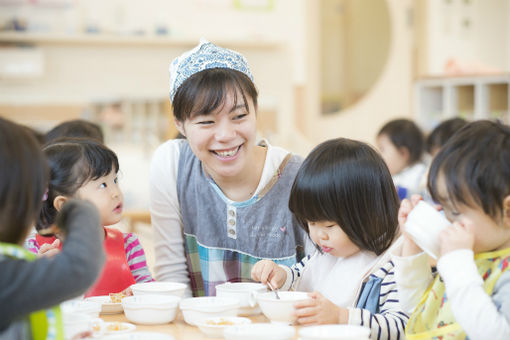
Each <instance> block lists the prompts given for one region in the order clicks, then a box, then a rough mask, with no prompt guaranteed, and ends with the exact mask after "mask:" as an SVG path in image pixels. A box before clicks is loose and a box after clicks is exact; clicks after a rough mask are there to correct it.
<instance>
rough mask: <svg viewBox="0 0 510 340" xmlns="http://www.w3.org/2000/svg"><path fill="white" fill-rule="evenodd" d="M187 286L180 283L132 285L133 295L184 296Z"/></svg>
mask: <svg viewBox="0 0 510 340" xmlns="http://www.w3.org/2000/svg"><path fill="white" fill-rule="evenodd" d="M186 287H187V286H186V285H185V284H184V283H180V282H143V283H135V284H133V285H131V290H132V291H133V295H174V296H178V297H181V298H182V297H183V296H184V291H185V290H186Z"/></svg>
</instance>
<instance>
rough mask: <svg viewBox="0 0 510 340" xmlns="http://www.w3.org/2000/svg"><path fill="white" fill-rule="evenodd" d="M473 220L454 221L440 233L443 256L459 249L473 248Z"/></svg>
mask: <svg viewBox="0 0 510 340" xmlns="http://www.w3.org/2000/svg"><path fill="white" fill-rule="evenodd" d="M472 226H473V224H472V222H471V221H465V222H463V223H460V222H453V224H452V225H451V226H449V227H447V228H444V229H443V230H441V233H440V234H439V244H440V249H441V256H443V255H445V254H447V253H449V252H451V251H454V250H457V249H471V250H472V249H473V246H474V244H475V236H474V233H473V232H472Z"/></svg>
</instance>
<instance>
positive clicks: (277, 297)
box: [267, 281, 280, 300]
mask: <svg viewBox="0 0 510 340" xmlns="http://www.w3.org/2000/svg"><path fill="white" fill-rule="evenodd" d="M267 285H268V286H269V288H271V290H272V291H273V292H274V295H276V299H277V300H280V296H279V295H278V289H274V288H273V286H272V285H271V283H269V281H267Z"/></svg>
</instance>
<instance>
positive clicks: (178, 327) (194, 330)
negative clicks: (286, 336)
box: [99, 311, 300, 340]
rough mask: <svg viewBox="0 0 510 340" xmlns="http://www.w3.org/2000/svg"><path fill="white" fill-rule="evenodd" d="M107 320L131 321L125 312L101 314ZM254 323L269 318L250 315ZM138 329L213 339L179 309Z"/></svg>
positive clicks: (184, 339)
mask: <svg viewBox="0 0 510 340" xmlns="http://www.w3.org/2000/svg"><path fill="white" fill-rule="evenodd" d="M99 317H100V318H101V319H102V320H103V321H105V322H129V323H132V322H130V321H129V320H128V319H127V318H126V316H125V315H124V313H121V314H111V315H104V314H101V315H100V316H99ZM248 318H249V319H250V320H251V321H252V323H268V322H269V319H267V318H266V317H265V316H264V315H263V314H259V315H255V316H250V317H248ZM135 326H136V329H135V330H134V332H157V333H165V334H170V335H172V336H173V337H174V338H175V340H206V339H212V338H210V337H207V336H205V335H204V334H203V333H202V332H201V331H200V329H199V328H198V327H195V326H191V325H188V324H187V323H186V322H184V319H183V318H182V313H181V312H180V311H179V312H178V313H177V316H176V318H175V320H174V321H172V322H170V323H168V324H164V325H152V326H149V325H138V324H135ZM294 328H295V329H296V336H295V337H294V339H297V338H298V337H297V331H298V329H299V328H300V327H299V326H294Z"/></svg>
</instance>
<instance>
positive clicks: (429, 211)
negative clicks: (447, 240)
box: [405, 201, 451, 259]
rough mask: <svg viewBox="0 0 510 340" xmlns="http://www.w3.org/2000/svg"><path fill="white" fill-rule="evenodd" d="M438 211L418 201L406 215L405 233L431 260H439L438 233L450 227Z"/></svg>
mask: <svg viewBox="0 0 510 340" xmlns="http://www.w3.org/2000/svg"><path fill="white" fill-rule="evenodd" d="M450 224H451V223H450V221H448V220H447V219H446V217H444V216H443V214H441V213H440V212H439V211H437V210H436V209H435V208H434V207H433V206H431V205H430V204H428V203H427V202H425V201H420V202H418V204H417V205H416V206H415V207H414V208H413V210H411V212H410V213H409V215H407V221H406V223H405V227H406V231H407V233H408V234H409V235H410V236H411V238H412V239H413V241H414V242H415V243H416V244H417V245H418V246H419V247H420V248H421V249H423V250H424V251H425V252H426V253H427V254H429V255H430V256H432V257H433V258H435V259H437V258H439V239H438V237H439V233H440V232H441V231H442V230H443V229H444V228H446V227H448V226H449V225H450Z"/></svg>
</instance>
